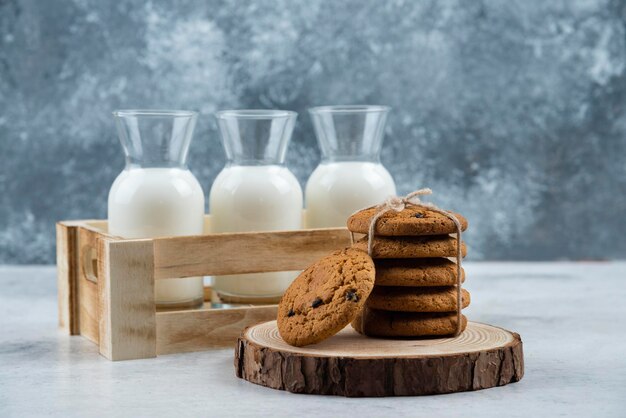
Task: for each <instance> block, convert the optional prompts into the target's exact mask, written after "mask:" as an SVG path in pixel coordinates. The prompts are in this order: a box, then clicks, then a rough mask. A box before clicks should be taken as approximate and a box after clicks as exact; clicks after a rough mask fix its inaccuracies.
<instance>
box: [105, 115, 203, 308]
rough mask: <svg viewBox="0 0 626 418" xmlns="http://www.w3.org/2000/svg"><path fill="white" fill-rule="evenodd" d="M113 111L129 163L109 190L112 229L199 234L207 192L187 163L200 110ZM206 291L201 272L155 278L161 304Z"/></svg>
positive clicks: (192, 299)
mask: <svg viewBox="0 0 626 418" xmlns="http://www.w3.org/2000/svg"><path fill="white" fill-rule="evenodd" d="M114 115H115V118H116V124H117V127H118V131H119V134H120V140H121V142H122V146H123V148H124V152H125V154H126V167H125V169H124V170H123V171H122V172H121V173H120V174H119V175H118V176H117V178H116V179H115V182H114V183H113V186H112V187H111V190H110V192H109V202H108V225H109V233H110V234H112V235H116V236H119V237H123V238H155V237H168V236H177V235H199V234H201V233H202V228H203V216H204V193H203V191H202V188H201V186H200V184H199V183H198V180H197V179H196V178H195V177H194V175H193V174H192V173H191V172H190V171H189V170H188V169H187V167H186V166H185V160H186V157H187V152H188V149H189V143H190V141H191V136H192V133H193V128H194V125H195V120H196V113H195V112H187V111H148V110H146V111H141V110H121V111H116V112H115V113H114ZM128 280H132V277H129V278H128ZM203 296H204V295H203V278H202V277H190V278H177V279H163V280H157V281H156V283H155V302H156V305H157V307H159V308H177V309H179V308H186V307H195V306H198V305H201V304H202V303H203V299H204V298H203Z"/></svg>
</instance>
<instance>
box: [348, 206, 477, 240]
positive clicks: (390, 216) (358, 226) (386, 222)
mask: <svg viewBox="0 0 626 418" xmlns="http://www.w3.org/2000/svg"><path fill="white" fill-rule="evenodd" d="M377 210H378V209H377V208H369V209H363V210H360V211H359V212H357V213H355V214H354V215H352V216H350V218H348V230H350V231H352V232H357V233H361V234H367V233H368V231H369V227H370V223H371V221H372V217H373V216H374V214H375V213H376V211H377ZM452 214H453V215H454V216H455V217H456V218H457V220H458V221H459V223H460V224H461V230H462V231H465V230H466V229H467V219H465V218H464V217H463V216H461V215H460V214H458V213H452ZM374 232H375V235H383V236H386V235H387V236H401V235H445V234H453V233H456V232H457V230H456V225H455V224H454V221H452V220H451V219H450V218H448V217H447V216H445V215H442V214H441V213H438V212H435V211H432V210H428V209H425V208H421V207H417V206H407V207H406V208H404V209H403V210H401V211H400V212H396V211H393V210H390V211H387V212H385V213H384V214H382V215H381V216H380V217H379V218H378V220H377V221H376V229H375V230H374Z"/></svg>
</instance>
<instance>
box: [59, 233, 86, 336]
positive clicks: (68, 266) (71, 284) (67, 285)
mask: <svg viewBox="0 0 626 418" xmlns="http://www.w3.org/2000/svg"><path fill="white" fill-rule="evenodd" d="M56 235H57V236H56V244H57V289H58V292H57V297H58V318H59V327H60V328H61V329H62V330H64V331H65V332H67V333H68V334H70V335H76V334H80V330H79V329H78V295H77V291H78V286H77V283H76V282H77V280H78V265H77V263H76V260H77V255H76V253H77V251H78V249H77V248H76V247H77V239H78V238H77V227H76V226H72V225H68V224H64V223H58V224H57V225H56Z"/></svg>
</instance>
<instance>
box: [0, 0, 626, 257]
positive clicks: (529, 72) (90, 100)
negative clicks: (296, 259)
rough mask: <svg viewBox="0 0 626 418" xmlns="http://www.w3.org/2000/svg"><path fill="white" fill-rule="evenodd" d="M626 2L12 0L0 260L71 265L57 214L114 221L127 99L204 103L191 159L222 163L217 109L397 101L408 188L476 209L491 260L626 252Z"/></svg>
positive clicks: (7, 8)
mask: <svg viewBox="0 0 626 418" xmlns="http://www.w3.org/2000/svg"><path fill="white" fill-rule="evenodd" d="M625 101H626V2H625V1H623V0H622V1H603V0H586V1H585V0H572V1H564V0H563V1H545V0H525V1H515V2H512V1H506V0H500V1H497V0H493V1H487V0H485V1H479V0H474V1H464V0H436V1H435V0H433V1H423V0H415V1H400V0H393V1H392V0H386V1H378V0H368V1H363V0H347V1H336V0H306V1H304V0H301V1H294V0H272V1H241V0H225V1H215V0H203V1H184V0H178V1H165V0H159V1H156V0H155V1H144V2H137V1H127V0H117V1H114V2H113V1H98V0H82V1H79V0H74V1H67V0H65V1H61V0H58V1H53V0H50V1H42V0H39V1H36V0H23V1H18V0H1V1H0V263H11V264H19V263H52V262H54V222H55V221H57V220H61V219H80V218H102V217H105V216H106V197H107V193H108V189H109V186H110V184H111V182H112V181H113V179H114V178H115V176H116V175H117V173H118V172H119V171H120V170H121V169H122V167H123V156H122V152H121V148H120V146H119V143H118V140H117V137H116V133H115V131H114V126H113V121H112V117H111V110H113V109H115V108H132V107H148V108H185V109H195V110H198V111H200V113H201V116H200V120H199V123H198V126H197V130H196V134H195V139H194V142H193V144H192V148H191V154H192V155H191V158H190V166H191V168H192V171H193V172H194V173H195V174H196V176H197V177H198V178H199V179H200V181H201V183H202V184H203V186H204V188H205V191H208V189H209V187H210V185H211V182H212V180H213V178H214V177H215V175H216V174H217V172H218V171H219V170H220V169H221V167H222V165H223V163H224V155H223V151H222V149H221V146H220V144H219V139H218V135H217V133H216V128H215V124H214V121H213V119H212V116H211V114H212V113H213V112H214V111H216V110H218V109H222V108H258V107H262V108H283V109H293V110H296V111H298V112H300V113H301V116H300V118H299V122H298V126H297V129H296V131H295V134H294V138H293V142H292V144H291V147H290V149H289V153H288V165H289V167H290V168H291V169H292V170H293V171H294V172H295V173H296V175H297V176H298V178H299V179H300V181H301V182H302V183H303V184H304V182H306V179H307V176H308V175H309V173H310V172H311V171H312V170H313V168H314V167H315V165H316V164H317V162H318V159H319V152H318V150H317V147H316V144H315V139H314V136H313V133H312V128H311V123H310V120H309V118H308V115H306V114H305V110H306V108H307V107H308V106H310V105H321V104H349V103H371V104H374V103H376V104H386V105H390V106H392V107H393V111H392V113H391V114H390V119H389V124H388V126H387V131H386V142H385V147H384V151H383V156H382V159H383V162H384V164H385V165H386V166H387V167H388V168H389V170H390V171H391V173H392V174H393V176H394V177H395V179H396V182H397V183H398V185H399V189H400V192H403V193H405V192H408V191H410V190H413V189H415V188H418V187H423V186H429V187H431V188H432V189H434V191H435V193H436V195H435V196H434V198H433V201H435V202H436V203H438V204H440V205H441V206H444V207H449V208H454V209H457V210H460V211H462V212H463V213H464V214H466V215H467V217H468V218H469V219H470V222H471V229H470V231H469V233H468V234H467V240H468V242H469V244H470V250H471V257H472V258H474V259H517V260H525V259H539V260H544V259H545V260H547V259H606V258H609V259H611V258H624V256H625V254H626V234H625V233H624V232H626V220H625V219H624V218H625V215H626V108H625Z"/></svg>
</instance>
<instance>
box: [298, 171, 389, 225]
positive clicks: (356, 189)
mask: <svg viewBox="0 0 626 418" xmlns="http://www.w3.org/2000/svg"><path fill="white" fill-rule="evenodd" d="M395 194H396V186H395V184H394V181H393V179H392V178H391V175H390V174H389V172H388V171H387V170H386V169H385V167H383V166H382V164H378V163H372V162H363V161H343V162H328V163H322V164H320V165H319V166H317V168H316V169H315V171H313V173H312V174H311V177H309V181H308V182H307V185H306V227H307V228H325V227H345V226H346V221H347V219H348V217H349V216H350V215H351V214H352V213H354V212H356V211H357V210H359V209H362V208H365V207H367V206H372V205H376V204H379V203H381V202H383V201H384V200H385V199H386V198H387V197H389V196H391V195H395Z"/></svg>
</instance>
